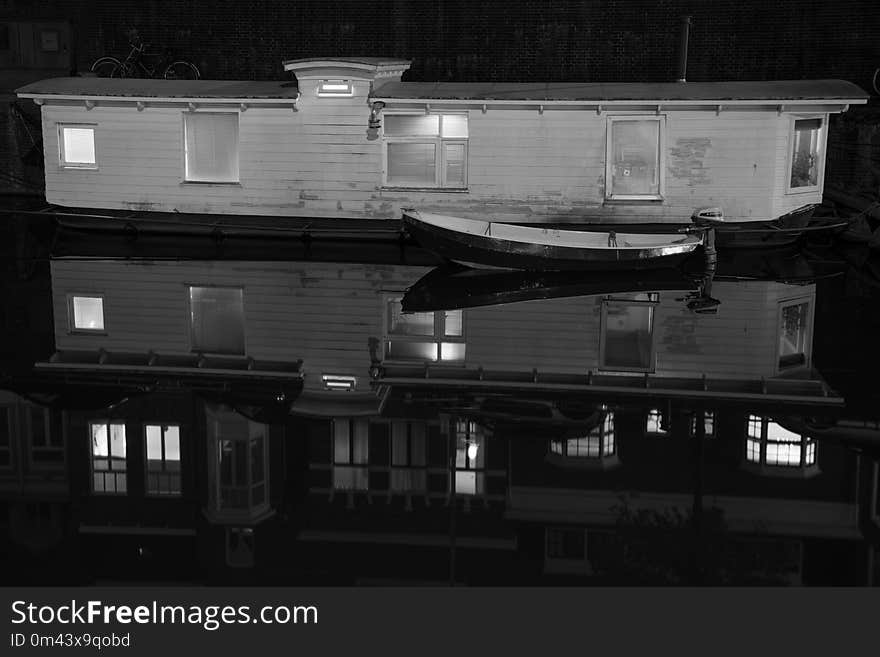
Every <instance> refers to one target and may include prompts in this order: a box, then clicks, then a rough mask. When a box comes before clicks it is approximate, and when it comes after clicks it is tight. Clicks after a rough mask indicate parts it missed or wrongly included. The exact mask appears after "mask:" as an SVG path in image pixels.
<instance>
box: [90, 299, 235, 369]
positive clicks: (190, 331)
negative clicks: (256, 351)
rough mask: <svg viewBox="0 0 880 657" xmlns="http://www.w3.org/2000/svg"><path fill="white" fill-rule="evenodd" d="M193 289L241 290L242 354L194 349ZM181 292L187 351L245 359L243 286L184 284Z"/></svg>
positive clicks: (105, 323)
mask: <svg viewBox="0 0 880 657" xmlns="http://www.w3.org/2000/svg"><path fill="white" fill-rule="evenodd" d="M193 287H201V288H221V289H224V290H241V321H242V325H243V326H242V328H243V331H244V345H243V346H242V352H241V353H240V354H230V353H223V352H217V351H205V350H203V349H196V347H195V335H194V334H193V322H192V294H191V292H190V288H193ZM183 291H184V294H185V295H186V306H185V307H186V325H187V333H188V335H189V351H190V353H193V354H204V355H206V356H220V357H222V358H245V357H246V356H247V353H248V330H247V313H246V310H245V304H244V299H245V294H244V286H243V285H213V284H207V283H184V284H183ZM104 326H105V327H106V326H107V318H106V317H105V318H104Z"/></svg>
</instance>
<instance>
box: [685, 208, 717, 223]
mask: <svg viewBox="0 0 880 657" xmlns="http://www.w3.org/2000/svg"><path fill="white" fill-rule="evenodd" d="M691 221H693V222H694V223H695V224H696V225H698V226H712V225H715V224H723V223H724V213H723V212H722V211H721V208H702V209H700V210H696V211H695V212H694V213H693V214H692V215H691Z"/></svg>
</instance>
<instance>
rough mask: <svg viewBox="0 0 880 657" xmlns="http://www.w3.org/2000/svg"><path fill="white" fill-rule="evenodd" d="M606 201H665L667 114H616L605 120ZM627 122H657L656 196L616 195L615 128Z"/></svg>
mask: <svg viewBox="0 0 880 657" xmlns="http://www.w3.org/2000/svg"><path fill="white" fill-rule="evenodd" d="M605 121H606V123H605V201H606V202H607V201H612V202H614V201H663V200H664V199H665V198H666V125H667V122H666V115H665V114H614V115H610V116H607V117H606V119H605ZM625 121H630V122H634V121H657V122H658V124H659V125H658V129H657V132H658V138H657V142H658V143H657V169H658V183H657V193H656V194H615V193H614V175H613V166H614V142H613V139H612V135H613V126H614V124H615V123H618V122H625Z"/></svg>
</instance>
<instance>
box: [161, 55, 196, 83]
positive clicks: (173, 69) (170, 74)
mask: <svg viewBox="0 0 880 657" xmlns="http://www.w3.org/2000/svg"><path fill="white" fill-rule="evenodd" d="M163 77H164V78H165V79H166V80H198V79H199V78H200V77H201V74H200V73H199V69H198V68H196V65H195V64H191V63H190V62H185V61H183V60H178V61H176V62H172V63H171V64H170V65H169V66H168V68H166V69H165V75H164V76H163Z"/></svg>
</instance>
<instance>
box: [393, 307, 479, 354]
mask: <svg viewBox="0 0 880 657" xmlns="http://www.w3.org/2000/svg"><path fill="white" fill-rule="evenodd" d="M385 321H386V326H387V331H386V338H385V358H387V359H389V360H421V361H437V360H439V361H442V362H462V361H464V358H465V339H464V323H463V322H464V317H463V314H462V311H461V310H445V311H437V312H428V313H404V312H402V311H401V308H400V297H393V298H389V299H388V300H387V305H386V318H385Z"/></svg>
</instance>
